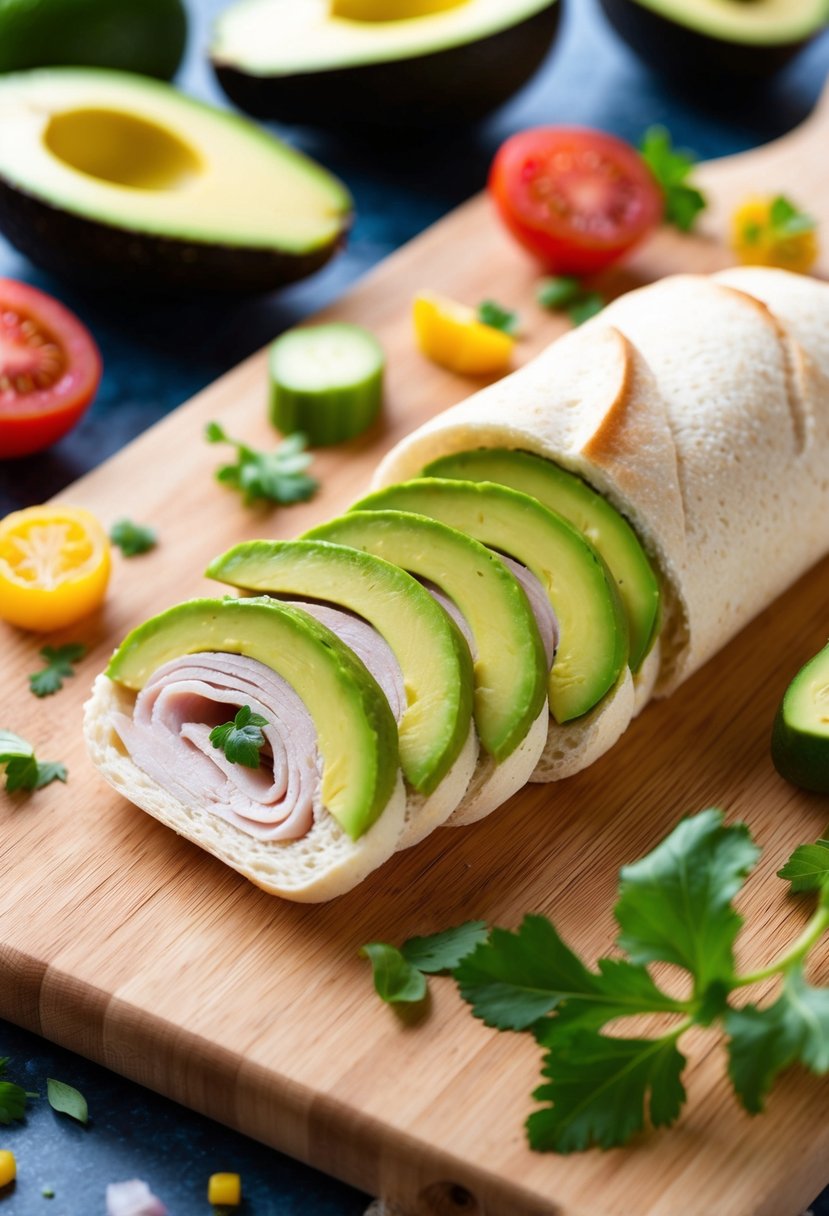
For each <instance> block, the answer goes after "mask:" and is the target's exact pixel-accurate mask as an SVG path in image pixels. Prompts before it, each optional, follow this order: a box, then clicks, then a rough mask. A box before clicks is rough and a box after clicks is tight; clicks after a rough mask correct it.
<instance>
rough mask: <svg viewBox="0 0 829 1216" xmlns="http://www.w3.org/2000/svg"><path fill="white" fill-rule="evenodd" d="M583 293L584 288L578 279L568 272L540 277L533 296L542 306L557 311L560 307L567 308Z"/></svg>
mask: <svg viewBox="0 0 829 1216" xmlns="http://www.w3.org/2000/svg"><path fill="white" fill-rule="evenodd" d="M583 295H584V288H583V287H582V285H581V282H580V280H579V279H575V278H573V276H572V275H569V274H560V275H555V276H552V277H550V278H546V279H541V280H540V282H539V284H538V286H537V287H536V289H535V298H536V300H537V301H538V303H539V304H540V305H541V307H542V308H549V309H550V311H551V312H559V311H561V309H564V308H569V306H570V305H571V304H575V302H576V301H577V300H579V299H581V297H582V296H583Z"/></svg>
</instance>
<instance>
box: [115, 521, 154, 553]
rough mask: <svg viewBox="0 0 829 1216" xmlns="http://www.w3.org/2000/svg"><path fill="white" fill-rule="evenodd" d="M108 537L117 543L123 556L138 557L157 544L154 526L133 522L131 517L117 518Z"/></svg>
mask: <svg viewBox="0 0 829 1216" xmlns="http://www.w3.org/2000/svg"><path fill="white" fill-rule="evenodd" d="M109 539H110V540H111V541H112V543H113V545H117V546H118V548H119V549H120V550H121V552H122V553H123V555H124V557H138V556H139V554H141V553H149V551H150V549H154V548H155V547H156V545H157V544H158V533H157V532H156V530H155V528H149V527H147V526H146V525H145V524H134V523H133V522H132V520H131V519H119V520H118V522H117V523H114V524H113V525H112V528H111V529H110V533H109Z"/></svg>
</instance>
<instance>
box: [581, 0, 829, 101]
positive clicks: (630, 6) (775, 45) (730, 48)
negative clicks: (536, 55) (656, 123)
mask: <svg viewBox="0 0 829 1216" xmlns="http://www.w3.org/2000/svg"><path fill="white" fill-rule="evenodd" d="M601 3H602V8H603V9H604V11H605V13H606V14H607V16H608V17H609V19H610V21H611V23H612V24H613V26H614V27H615V28H616V30H617V31H618V33H619V34H621V36H622V37H623V38H624V39H625V41H626V42H627V43H628V44H629V45H630V47H631V48H632V49H633V50H634V51H636V53H637V54H638V55H640V56H641V57H642V59H644V60H645V62H646V63H647V64H648V66H649V67H651V68H653V69H654V71H657V72H661V73H663V74H665V75H668V76H670V77H671V79H673V80H680V81H686V82H691V83H699V84H705V85H708V86H710V85H711V84H712V83H716V84H718V85H720V86H722V85H728V84H730V83H731V84H734V83H736V82H738V81H743V82H744V81H745V80H746V79H751V78H752V77H754V78H756V79H760V78H763V77H766V76H770V75H772V74H773V73H774V72H777V71H779V69H780V68H782V67H785V65H786V64H787V63H789V61H790V60H791V59H793V58H794V56H795V55H796V54H797V53H798V52H799V51H800V50H801V49H802V48H803V47H804V46H805V45H806V43H807V42H809V41H810V40H811V39H812V38H814V37H815V35H816V34H818V33H820V31H821V30H822V29H823V28H824V27H825V26H826V24H827V23H828V22H829V0H601Z"/></svg>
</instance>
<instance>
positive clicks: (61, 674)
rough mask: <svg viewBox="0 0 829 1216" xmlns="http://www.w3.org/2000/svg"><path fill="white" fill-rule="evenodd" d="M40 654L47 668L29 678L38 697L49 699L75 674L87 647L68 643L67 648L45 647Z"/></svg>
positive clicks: (81, 644) (30, 685) (31, 686)
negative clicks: (75, 665)
mask: <svg viewBox="0 0 829 1216" xmlns="http://www.w3.org/2000/svg"><path fill="white" fill-rule="evenodd" d="M39 653H40V656H41V658H42V659H43V660H44V662H45V664H46V666H45V667H44V668H43V669H42V671H36V672H34V674H33V675H30V676H29V687H30V688H31V690H32V692H33V693H34V694H35V696H36V697H49V696H51V695H52V693H55V692H59V691H60V689H61V688H63V681H64V680H65V679H66V678H67V677H68V676H73V675H74V674H75V668H74V664H75V663H77V662H78V661H79V660H80V659H82V658H83V656H84V655H85V654H86V647H85V646H84V645H83V643H82V642H67V643H66V645H65V646H44V647H43V648H42V650H41V651H40V652H39Z"/></svg>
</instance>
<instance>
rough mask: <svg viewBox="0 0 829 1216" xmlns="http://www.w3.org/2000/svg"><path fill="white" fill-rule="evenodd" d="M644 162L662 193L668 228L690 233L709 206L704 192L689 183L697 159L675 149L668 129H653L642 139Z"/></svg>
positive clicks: (682, 150) (690, 153)
mask: <svg viewBox="0 0 829 1216" xmlns="http://www.w3.org/2000/svg"><path fill="white" fill-rule="evenodd" d="M641 153H642V159H643V160H644V161H645V164H646V165H647V166H648V168H649V169H650V171H651V173H652V174H653V176H654V177H655V178H656V181H657V183H658V185H659V187H660V189H661V190H662V195H663V198H664V200H665V215H664V220H665V223H666V224H672V225H673V226H674V227H675V228H678V229H679V230H680V232H690V231H691V229H692V228H693V227H694V225H695V224H696V222H697V217H698V216H699V214H700V212H702V211H704V210H705V208H706V207H707V206H708V200H707V199H706V197H705V195H704V194H703V193H702V191H701V190H698V189H697V187H696V186H694V185H692V183H691V181H690V180H689V179H690V177H691V174H692V173H693V171H694V166H695V164H696V157H695V156H694V155H693V153H692V152H688V151H686V150H685V149H682V148H674V146H673V141H672V140H671V136H670V133H669V132H668V131H667V130H666V129H665V127H649V128H648V130H647V131H646V132H645V135H644V137H643V139H642V146H641Z"/></svg>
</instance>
